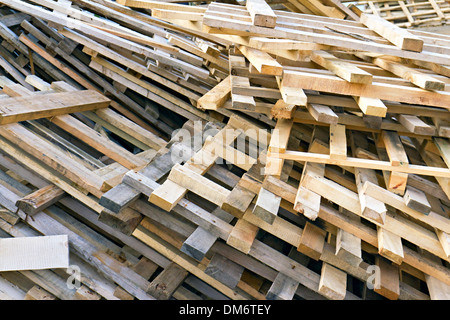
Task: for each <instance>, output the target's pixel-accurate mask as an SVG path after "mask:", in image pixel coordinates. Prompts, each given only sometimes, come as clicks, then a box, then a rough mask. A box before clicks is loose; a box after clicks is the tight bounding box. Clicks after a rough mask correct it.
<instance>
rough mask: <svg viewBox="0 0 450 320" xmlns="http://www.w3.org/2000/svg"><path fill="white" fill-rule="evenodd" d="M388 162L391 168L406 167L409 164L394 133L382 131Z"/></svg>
mask: <svg viewBox="0 0 450 320" xmlns="http://www.w3.org/2000/svg"><path fill="white" fill-rule="evenodd" d="M381 138H382V139H383V142H384V145H385V147H386V151H387V153H388V156H389V161H390V163H391V165H392V166H407V165H408V163H409V160H408V155H407V154H406V151H405V148H404V147H403V144H402V142H401V140H400V137H399V136H398V134H397V133H396V132H393V131H386V130H384V131H383V132H382V134H381Z"/></svg>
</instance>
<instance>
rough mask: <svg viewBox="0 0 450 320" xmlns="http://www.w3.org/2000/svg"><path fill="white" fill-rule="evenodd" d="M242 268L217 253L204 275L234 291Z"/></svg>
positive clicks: (242, 270)
mask: <svg viewBox="0 0 450 320" xmlns="http://www.w3.org/2000/svg"><path fill="white" fill-rule="evenodd" d="M243 272H244V267H243V266H241V265H240V264H237V263H235V262H233V261H231V260H229V259H227V258H225V257H224V256H222V255H221V254H219V253H215V254H214V255H213V257H212V258H211V260H210V261H209V263H208V266H207V267H206V269H205V273H206V274H208V275H210V276H211V277H213V278H214V279H216V280H218V281H220V282H222V283H223V284H225V285H226V286H228V287H230V288H232V289H234V288H236V286H237V285H238V283H239V281H240V279H241V277H242V273H243Z"/></svg>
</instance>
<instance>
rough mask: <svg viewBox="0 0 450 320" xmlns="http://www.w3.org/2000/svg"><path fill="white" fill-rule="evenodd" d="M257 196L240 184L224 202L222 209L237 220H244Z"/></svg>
mask: <svg viewBox="0 0 450 320" xmlns="http://www.w3.org/2000/svg"><path fill="white" fill-rule="evenodd" d="M255 196H256V194H255V193H253V192H252V191H250V190H248V189H246V188H244V187H242V186H241V185H240V184H239V183H238V184H237V185H236V186H235V187H234V188H233V189H232V190H231V192H230V193H229V194H228V196H227V198H226V199H225V201H224V202H223V204H222V209H223V210H225V211H226V212H229V213H231V214H232V215H233V216H235V217H237V218H242V217H243V216H244V213H245V212H246V211H247V209H248V208H249V206H250V204H251V203H252V201H253V199H254V198H255Z"/></svg>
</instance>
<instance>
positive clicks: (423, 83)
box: [372, 58, 445, 91]
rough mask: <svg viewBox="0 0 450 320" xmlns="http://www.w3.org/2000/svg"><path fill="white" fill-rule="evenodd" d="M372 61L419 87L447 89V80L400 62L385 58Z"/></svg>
mask: <svg viewBox="0 0 450 320" xmlns="http://www.w3.org/2000/svg"><path fill="white" fill-rule="evenodd" d="M372 63H374V64H375V65H377V66H379V67H380V68H383V69H384V70H387V71H389V72H392V73H393V74H395V75H397V76H398V77H400V78H403V79H405V80H408V81H410V82H411V83H413V84H415V85H416V86H418V87H419V88H422V89H426V90H436V91H441V90H445V82H443V81H440V80H438V79H436V78H435V77H433V76H430V75H428V74H425V73H423V72H420V71H417V70H416V69H412V68H410V67H408V66H405V65H402V64H400V63H396V62H393V61H389V60H387V59H383V58H375V59H372Z"/></svg>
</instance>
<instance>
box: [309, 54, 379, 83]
mask: <svg viewBox="0 0 450 320" xmlns="http://www.w3.org/2000/svg"><path fill="white" fill-rule="evenodd" d="M311 60H312V61H314V62H315V63H317V64H318V65H320V66H321V67H323V68H325V69H328V70H330V71H331V72H333V73H334V74H335V75H337V76H339V77H340V78H342V79H344V80H346V81H348V82H351V83H361V84H369V83H372V75H371V74H370V73H368V72H367V71H364V70H361V69H360V68H358V67H357V66H355V65H354V64H351V63H348V62H345V61H341V60H340V59H339V58H336V57H335V56H333V55H332V54H331V53H329V52H326V51H313V52H312V54H311Z"/></svg>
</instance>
